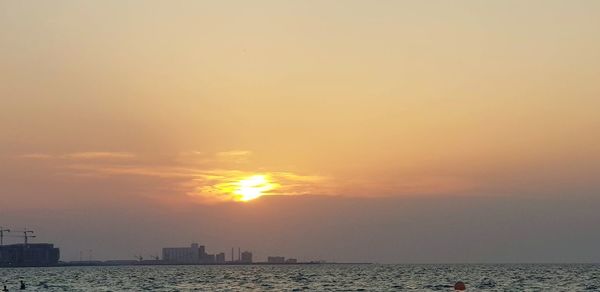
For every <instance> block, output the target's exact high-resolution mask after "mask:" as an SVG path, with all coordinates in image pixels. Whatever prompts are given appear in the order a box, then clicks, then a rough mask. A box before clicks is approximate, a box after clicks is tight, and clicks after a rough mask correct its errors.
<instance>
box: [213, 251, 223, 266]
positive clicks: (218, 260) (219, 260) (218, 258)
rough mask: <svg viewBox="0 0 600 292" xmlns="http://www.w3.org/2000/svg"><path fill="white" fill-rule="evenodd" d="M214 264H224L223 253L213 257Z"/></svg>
mask: <svg viewBox="0 0 600 292" xmlns="http://www.w3.org/2000/svg"><path fill="white" fill-rule="evenodd" d="M215 263H217V264H224V263H225V253H224V252H222V253H218V254H216V255H215Z"/></svg>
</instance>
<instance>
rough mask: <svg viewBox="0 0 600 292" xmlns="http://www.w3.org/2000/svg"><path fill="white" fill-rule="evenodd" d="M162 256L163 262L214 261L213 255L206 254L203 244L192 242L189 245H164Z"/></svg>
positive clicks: (189, 262)
mask: <svg viewBox="0 0 600 292" xmlns="http://www.w3.org/2000/svg"><path fill="white" fill-rule="evenodd" d="M162 258H163V261H165V262H171V263H177V264H194V263H211V262H214V255H209V254H207V253H206V251H205V248H204V246H203V245H198V244H197V243H192V245H191V246H190V247H165V248H163V250H162Z"/></svg>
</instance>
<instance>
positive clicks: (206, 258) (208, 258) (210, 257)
mask: <svg viewBox="0 0 600 292" xmlns="http://www.w3.org/2000/svg"><path fill="white" fill-rule="evenodd" d="M200 263H203V264H214V263H215V255H214V254H206V253H205V254H203V255H200Z"/></svg>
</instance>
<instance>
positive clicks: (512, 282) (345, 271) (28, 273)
mask: <svg viewBox="0 0 600 292" xmlns="http://www.w3.org/2000/svg"><path fill="white" fill-rule="evenodd" d="M20 280H23V281H25V283H26V284H27V291H452V290H453V289H452V286H453V284H454V283H455V282H456V281H459V280H460V281H463V282H465V283H466V284H467V291H600V265H585V264H573V265H466V264H465V265H260V266H117V267H54V268H4V269H0V285H7V287H8V288H9V291H16V290H18V288H19V285H18V283H19V281H20ZM0 288H1V286H0Z"/></svg>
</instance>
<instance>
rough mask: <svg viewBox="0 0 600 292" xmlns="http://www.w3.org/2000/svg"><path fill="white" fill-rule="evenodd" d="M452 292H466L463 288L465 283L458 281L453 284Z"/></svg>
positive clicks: (465, 288)
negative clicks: (453, 291) (454, 291)
mask: <svg viewBox="0 0 600 292" xmlns="http://www.w3.org/2000/svg"><path fill="white" fill-rule="evenodd" d="M454 290H457V291H465V290H467V287H466V286H465V283H463V282H461V281H458V282H456V284H454Z"/></svg>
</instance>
